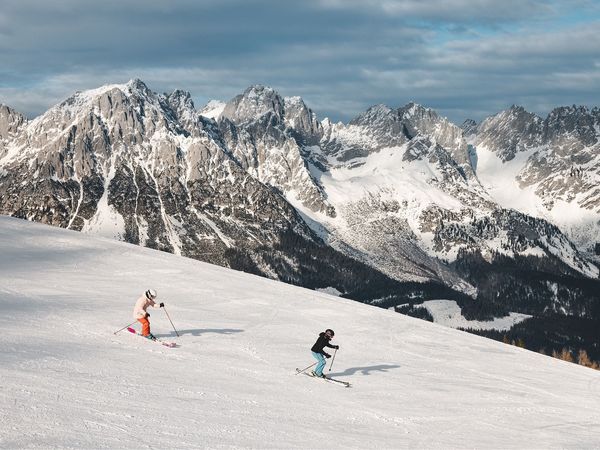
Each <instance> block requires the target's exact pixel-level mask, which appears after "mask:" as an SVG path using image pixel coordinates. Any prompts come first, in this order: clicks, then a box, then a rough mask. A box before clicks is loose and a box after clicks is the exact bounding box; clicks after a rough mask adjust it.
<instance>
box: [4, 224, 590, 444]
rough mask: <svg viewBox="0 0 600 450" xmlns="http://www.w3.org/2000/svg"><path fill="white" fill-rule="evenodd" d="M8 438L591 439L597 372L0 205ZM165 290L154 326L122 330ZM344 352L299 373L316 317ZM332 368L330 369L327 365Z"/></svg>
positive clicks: (263, 440)
mask: <svg viewBox="0 0 600 450" xmlns="http://www.w3.org/2000/svg"><path fill="white" fill-rule="evenodd" d="M0 248H1V249H2V252H0V266H1V268H2V270H0V329H1V330H2V333H1V334H0V342H1V345H2V352H0V379H1V380H2V383H0V392H1V395H0V424H1V426H0V447H3V448H38V447H44V448H47V447H63V448H69V447H70V448H147V447H152V448H205V447H209V448H223V447H227V448H229V447H236V448H248V447H253V448H323V447H327V448H382V447H384V448H457V447H460V448H565V447H568V448H594V447H596V446H597V443H598V440H599V439H600V428H599V427H598V423H600V412H599V411H600V400H599V396H598V394H599V393H600V375H599V374H598V372H595V371H593V370H591V369H586V368H583V367H580V366H576V365H573V364H569V363H565V362H562V361H558V360H554V359H551V358H548V357H545V356H542V355H539V354H535V353H531V352H528V351H525V350H522V349H519V348H515V347H511V346H507V345H504V344H500V343H497V342H494V341H490V340H486V339H483V338H479V337H477V336H473V335H469V334H466V333H461V332H458V331H455V330H452V329H448V328H444V327H440V326H437V325H434V324H429V323H427V322H424V321H420V320H417V319H412V318H408V317H405V316H402V315H399V314H396V313H393V312H391V311H388V310H383V309H379V308H375V307H371V306H366V305H363V304H359V303H356V302H352V301H349V300H344V299H340V298H336V297H332V296H329V295H326V294H323V293H317V292H314V291H308V290H304V289H301V288H297V287H293V286H289V285H285V284H281V283H278V282H274V281H270V280H267V279H264V278H259V277H255V276H251V275H247V274H244V273H240V272H234V271H231V270H227V269H224V268H221V267H217V266H212V265H209V264H205V263H201V262H198V261H193V260H190V259H185V258H182V257H178V256H174V255H171V254H167V253H161V252H157V251H153V250H150V249H145V248H141V247H137V246H134V245H130V244H125V243H122V242H116V241H112V240H105V239H101V238H97V237H92V236H89V235H84V234H80V233H76V232H73V231H68V230H64V229H58V228H51V227H47V226H43V225H39V224H33V223H29V222H25V221H21V220H17V219H12V218H6V217H0ZM149 286H152V287H154V288H156V289H158V292H159V295H160V297H161V300H163V301H164V302H165V303H166V306H167V308H168V311H169V314H170V315H171V318H172V319H173V322H174V323H175V325H176V326H177V327H178V329H179V331H180V334H181V337H179V338H176V337H174V333H173V332H172V330H171V327H170V324H169V322H168V320H167V318H166V316H165V315H164V312H163V311H160V310H156V311H153V312H151V314H152V317H151V320H152V326H153V331H154V332H155V333H156V334H157V335H158V336H162V337H165V338H167V339H173V340H176V341H177V342H178V343H179V344H180V345H181V347H180V348H177V349H168V348H164V347H161V346H160V345H158V344H156V343H153V342H149V341H146V340H143V339H141V338H139V337H137V336H133V335H130V334H124V333H121V334H118V335H116V336H115V335H113V331H115V330H117V329H119V328H120V327H122V326H124V325H126V324H127V323H129V322H130V321H131V320H132V319H131V310H132V307H133V303H134V301H135V299H136V297H137V296H138V295H139V294H140V293H141V292H142V291H143V290H144V289H146V288H147V287H149ZM326 327H331V328H333V329H334V330H335V331H336V339H335V342H337V343H338V344H339V345H340V346H341V349H340V351H339V352H338V353H337V356H336V359H335V362H334V366H333V370H332V371H331V372H327V373H330V374H331V375H333V376H335V377H337V378H340V379H344V380H347V381H350V382H352V383H353V387H352V388H351V389H345V388H342V387H338V386H335V385H333V384H329V383H325V382H322V381H320V380H315V379H311V378H308V377H306V376H303V375H299V376H296V375H293V373H294V368H295V367H305V366H307V365H309V364H310V363H311V362H312V360H311V356H310V351H309V349H310V347H311V345H312V344H313V341H314V340H315V338H316V335H317V333H318V332H319V331H322V330H323V329H324V328H326ZM328 367H329V366H328Z"/></svg>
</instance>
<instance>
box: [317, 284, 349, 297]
mask: <svg viewBox="0 0 600 450" xmlns="http://www.w3.org/2000/svg"><path fill="white" fill-rule="evenodd" d="M315 291H317V292H322V293H324V294H329V295H333V296H335V297H339V296H340V295H342V292H340V291H338V290H337V289H336V288H334V287H331V286H329V287H326V288H319V289H315Z"/></svg>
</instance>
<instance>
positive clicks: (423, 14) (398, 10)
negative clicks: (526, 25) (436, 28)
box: [318, 0, 554, 22]
mask: <svg viewBox="0 0 600 450" xmlns="http://www.w3.org/2000/svg"><path fill="white" fill-rule="evenodd" d="M318 4H319V5H320V6H321V7H323V8H326V9H337V10H343V9H354V10H360V11H363V12H365V13H367V14H378V13H380V14H387V15H391V16H395V17H402V18H412V19H415V18H416V19H420V20H434V21H444V22H481V21H482V20H483V21H486V22H504V21H512V20H519V21H520V20H523V19H524V18H526V17H528V16H530V15H532V14H536V15H537V16H546V15H551V14H553V13H554V9H553V8H552V6H551V5H550V4H549V2H548V1H541V0H503V1H497V0H428V1H422V0H318Z"/></svg>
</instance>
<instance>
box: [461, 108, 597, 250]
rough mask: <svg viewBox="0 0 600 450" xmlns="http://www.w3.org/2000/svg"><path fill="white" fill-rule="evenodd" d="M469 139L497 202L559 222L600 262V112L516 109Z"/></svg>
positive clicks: (482, 177) (481, 176)
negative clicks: (543, 113)
mask: <svg viewBox="0 0 600 450" xmlns="http://www.w3.org/2000/svg"><path fill="white" fill-rule="evenodd" d="M468 140H469V143H470V144H471V145H472V146H473V149H474V151H475V152H476V154H477V159H478V164H477V175H478V177H479V179H480V180H481V181H482V183H483V184H484V186H486V189H487V190H488V192H490V194H491V195H492V196H493V197H494V199H496V201H498V202H499V203H501V204H502V205H505V206H509V205H511V206H512V207H513V208H516V209H518V210H519V211H521V212H523V213H526V214H530V215H533V216H535V217H541V218H544V219H546V220H548V221H550V222H552V223H554V224H555V225H557V226H559V227H560V228H561V230H562V231H563V232H564V233H566V234H567V236H568V237H569V238H570V239H571V240H573V242H575V244H576V245H577V246H578V247H579V248H580V249H581V250H582V251H584V252H585V253H586V254H587V255H588V256H589V257H595V258H596V260H597V261H598V260H599V259H598V255H600V242H599V239H598V235H599V233H600V189H599V188H598V185H599V183H600V109H598V108H593V109H591V110H590V109H588V108H586V107H583V106H579V107H578V106H572V107H560V108H555V109H554V110H553V111H552V112H550V114H548V116H547V117H546V118H545V119H542V118H540V117H537V116H535V115H534V114H531V113H528V112H527V111H525V110H524V109H523V108H522V107H518V106H513V107H511V108H510V109H508V110H507V111H503V112H501V113H499V114H497V115H495V116H492V117H489V118H487V119H486V120H484V121H483V122H482V123H481V124H479V125H478V126H477V127H471V128H470V135H469V138H468Z"/></svg>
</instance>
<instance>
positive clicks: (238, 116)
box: [221, 84, 285, 125]
mask: <svg viewBox="0 0 600 450" xmlns="http://www.w3.org/2000/svg"><path fill="white" fill-rule="evenodd" d="M284 104H285V102H284V100H283V98H282V97H281V96H280V95H279V94H278V93H277V92H276V91H275V90H274V89H272V88H270V87H266V86H263V85H260V84H257V85H254V86H250V87H249V88H248V89H246V90H245V91H244V93H243V94H240V95H237V96H236V97H234V98H233V99H231V100H230V101H229V102H227V104H226V105H225V108H224V109H223V112H222V113H221V117H225V118H227V119H229V120H230V121H232V122H233V123H234V124H236V125H239V124H243V123H247V122H253V121H256V120H258V119H260V118H262V117H263V116H264V115H266V114H271V115H273V116H274V117H275V119H276V120H277V121H278V122H281V121H282V120H283V116H284V108H285V106H284Z"/></svg>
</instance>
